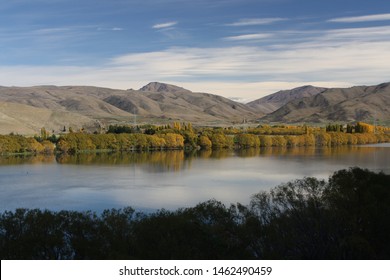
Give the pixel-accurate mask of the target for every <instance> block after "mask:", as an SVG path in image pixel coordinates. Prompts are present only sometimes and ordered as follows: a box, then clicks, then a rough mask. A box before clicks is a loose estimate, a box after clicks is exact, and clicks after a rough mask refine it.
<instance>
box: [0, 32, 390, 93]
mask: <svg viewBox="0 0 390 280" xmlns="http://www.w3.org/2000/svg"><path fill="white" fill-rule="evenodd" d="M273 35H274V36H275V37H276V36H281V37H283V36H287V35H285V33H284V32H281V33H280V34H278V33H275V34H273ZM389 35H390V28H388V27H386V26H384V27H372V28H357V29H339V30H328V31H318V34H315V32H314V33H307V34H305V36H306V37H305V36H303V37H302V38H301V40H300V41H299V42H295V41H290V40H289V39H288V40H281V41H280V42H283V44H282V43H280V42H279V44H275V45H271V46H270V45H268V46H265V47H264V46H261V45H259V46H251V47H248V46H235V47H232V46H227V47H219V48H190V47H176V48H168V49H165V50H161V51H154V52H143V53H131V54H127V55H123V56H118V57H115V58H113V59H112V60H111V61H110V62H109V63H106V64H102V65H100V66H96V67H76V66H75V67H49V66H40V67H38V66H13V67H5V66H3V67H1V66H0V84H1V85H37V84H56V85H69V84H72V85H95V86H103V87H112V88H123V89H127V88H139V87H141V86H143V85H144V84H146V83H148V82H149V81H161V82H169V83H173V84H177V85H179V86H183V87H186V88H188V89H190V90H193V91H202V92H210V93H215V94H220V95H223V96H226V97H242V98H245V99H255V98H259V97H261V96H264V95H265V94H269V93H273V92H275V91H278V90H281V89H288V88H292V87H297V86H302V85H305V84H312V85H315V86H325V87H335V86H352V85H361V84H366V85H369V84H377V83H381V82H387V81H389V75H388V73H390V64H389V63H388V61H390V36H389ZM288 38H290V37H288ZM243 42H244V41H243Z"/></svg>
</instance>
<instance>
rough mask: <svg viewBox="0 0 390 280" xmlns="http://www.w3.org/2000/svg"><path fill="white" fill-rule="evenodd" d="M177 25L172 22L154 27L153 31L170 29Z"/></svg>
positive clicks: (175, 22)
mask: <svg viewBox="0 0 390 280" xmlns="http://www.w3.org/2000/svg"><path fill="white" fill-rule="evenodd" d="M176 24H177V21H170V22H164V23H158V24H155V25H153V26H152V28H153V29H163V28H170V27H173V26H175V25H176Z"/></svg>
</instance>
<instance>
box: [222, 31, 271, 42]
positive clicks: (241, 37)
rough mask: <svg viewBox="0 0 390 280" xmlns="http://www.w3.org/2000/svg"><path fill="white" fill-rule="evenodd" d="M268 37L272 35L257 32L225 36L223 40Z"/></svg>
mask: <svg viewBox="0 0 390 280" xmlns="http://www.w3.org/2000/svg"><path fill="white" fill-rule="evenodd" d="M270 37H272V35H271V34H265V33H257V34H244V35H238V36H230V37H225V38H224V40H228V41H245V40H262V39H267V38H270Z"/></svg>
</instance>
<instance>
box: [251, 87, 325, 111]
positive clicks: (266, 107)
mask: <svg viewBox="0 0 390 280" xmlns="http://www.w3.org/2000/svg"><path fill="white" fill-rule="evenodd" d="M325 90H326V88H322V87H313V86H310V85H309V86H303V87H298V88H294V89H291V90H281V91H278V92H276V93H274V94H270V95H267V96H265V97H263V98H260V99H257V100H254V101H252V102H249V103H247V105H248V106H249V107H251V108H253V109H255V110H258V111H260V112H264V113H266V114H269V113H272V112H274V111H276V110H277V109H279V108H280V107H282V106H283V105H286V104H287V103H289V102H291V101H293V100H297V99H302V98H305V97H311V96H314V95H317V94H318V93H321V92H323V91H325Z"/></svg>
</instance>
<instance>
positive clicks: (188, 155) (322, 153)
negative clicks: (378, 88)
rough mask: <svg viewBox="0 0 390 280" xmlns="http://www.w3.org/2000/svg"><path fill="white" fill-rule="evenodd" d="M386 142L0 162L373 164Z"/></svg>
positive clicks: (380, 160)
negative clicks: (313, 160)
mask: <svg viewBox="0 0 390 280" xmlns="http://www.w3.org/2000/svg"><path fill="white" fill-rule="evenodd" d="M389 148H390V146H389V145H366V146H339V147H295V148H287V147H267V148H257V149H256V148H253V149H242V150H236V151H233V150H203V151H189V152H187V151H155V152H129V153H86V154H77V155H57V156H53V155H49V156H44V155H37V156H23V155H19V156H1V157H0V166H9V165H21V164H53V163H58V164H62V165H88V166H129V165H130V166H131V165H136V166H138V167H140V168H142V169H143V170H145V171H147V172H151V173H159V172H181V171H183V170H186V169H191V166H192V161H193V160H199V159H219V160H222V159H226V158H230V157H239V158H252V157H272V158H279V159H281V160H285V159H287V158H295V159H299V158H309V157H319V158H327V159H328V160H334V159H335V160H339V159H341V158H350V159H351V160H350V161H353V163H354V164H352V165H353V166H365V165H366V164H365V162H367V163H369V162H372V163H375V165H377V166H382V167H385V168H384V169H383V171H385V172H386V170H388V168H386V167H387V166H389V158H388V153H389V150H390V149H389Z"/></svg>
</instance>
